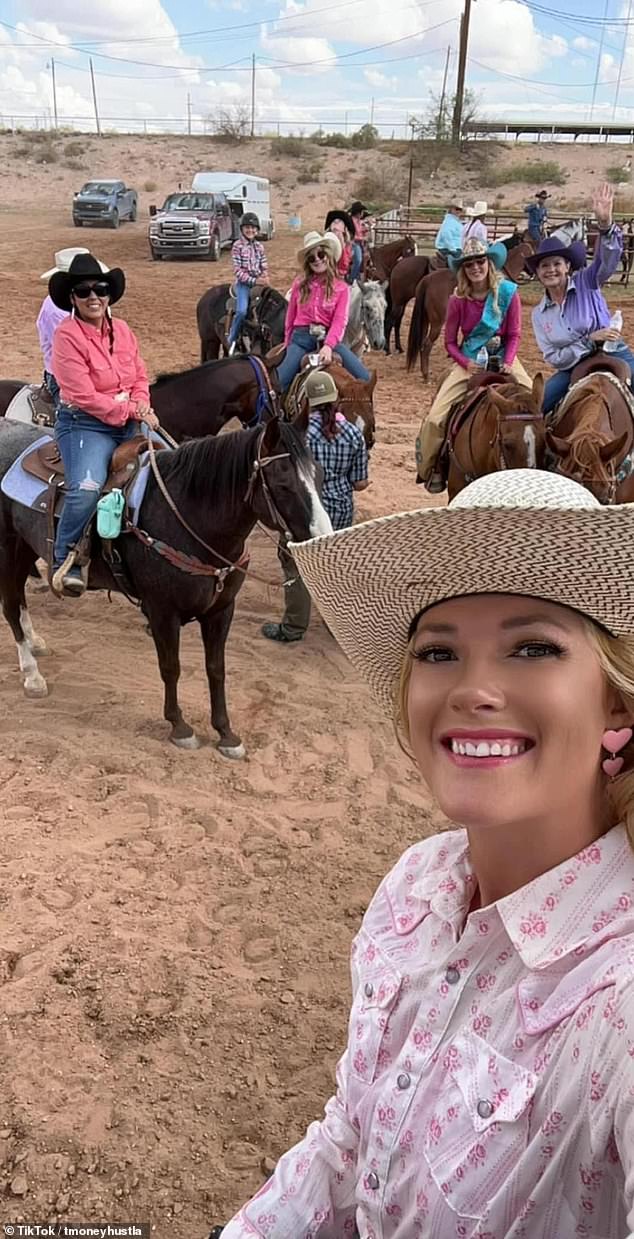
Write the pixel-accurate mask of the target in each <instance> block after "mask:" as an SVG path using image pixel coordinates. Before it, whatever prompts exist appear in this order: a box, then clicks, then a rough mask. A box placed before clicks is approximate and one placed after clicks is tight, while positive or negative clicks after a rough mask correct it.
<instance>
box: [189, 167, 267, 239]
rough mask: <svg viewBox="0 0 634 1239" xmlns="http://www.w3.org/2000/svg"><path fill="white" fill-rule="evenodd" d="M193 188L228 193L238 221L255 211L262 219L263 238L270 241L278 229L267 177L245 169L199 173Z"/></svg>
mask: <svg viewBox="0 0 634 1239" xmlns="http://www.w3.org/2000/svg"><path fill="white" fill-rule="evenodd" d="M192 189H195V190H198V191H199V192H202V193H212V194H225V196H226V198H227V200H228V202H229V206H230V207H231V210H232V211H233V214H234V215H235V217H236V219H237V220H238V227H239V226H240V224H239V221H240V218H241V216H242V215H244V214H245V212H246V211H254V212H255V214H256V215H257V217H258V219H259V221H260V237H261V239H262V240H263V241H270V240H271V237H272V236H273V234H274V232H275V225H274V223H273V218H272V215H271V186H270V184H269V182H268V181H267V179H266V177H263V176H248V175H245V173H244V172H197V173H196V175H195V177H194V179H193V181H192Z"/></svg>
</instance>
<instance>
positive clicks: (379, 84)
mask: <svg viewBox="0 0 634 1239" xmlns="http://www.w3.org/2000/svg"><path fill="white" fill-rule="evenodd" d="M363 76H364V78H365V80H366V82H368V83H369V84H370V86H374V87H375V88H376V90H396V87H397V85H398V81H397V79H396V78H395V77H386V75H385V73H380V72H379V70H378V69H364V70H363Z"/></svg>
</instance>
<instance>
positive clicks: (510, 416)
mask: <svg viewBox="0 0 634 1239" xmlns="http://www.w3.org/2000/svg"><path fill="white" fill-rule="evenodd" d="M486 391H487V389H486V387H484V388H483V389H482V391H481V393H480V399H479V400H478V401H477V402H476V403H475V404H474V406H473V408H472V410H471V412H470V413H469V414H467V419H468V427H469V429H468V434H467V447H468V453H469V457H470V459H471V462H472V463H473V461H474V459H475V458H474V452H473V432H474V427H475V424H476V421H477V415H478V412H479V411H480V410H481V407H482V399H483V397H484V395H485V394H486ZM541 417H542V414H541V413H522V412H517V413H503V412H500V410H499V409H498V411H497V416H496V419H495V430H494V432H493V437H492V438H491V439H489V447H490V448H492V449H493V450H495V449H496V448H497V450H498V458H499V461H500V472H502V471H503V470H505V469H510V468H511V465H509V463H508V461H507V459H506V457H505V455H504V442H503V440H502V433H501V432H502V424H503V423H504V422H525V423H526V424H527V425H528V424H529V423H530V422H538V421H540V420H541ZM449 454H450V456H453V459H454V462H455V465H456V468H457V469H459V470H460V472H461V473H462V476H463V477H464V479H465V482H467V483H470V482H475V480H476V478H477V477H478V474H477V473H474V472H473V471H472V470H467V469H465V467H464V465H462V464H461V462H460V460H459V458H458V454H457V452H456V449H455V443H452V444H451V445H450V447H449Z"/></svg>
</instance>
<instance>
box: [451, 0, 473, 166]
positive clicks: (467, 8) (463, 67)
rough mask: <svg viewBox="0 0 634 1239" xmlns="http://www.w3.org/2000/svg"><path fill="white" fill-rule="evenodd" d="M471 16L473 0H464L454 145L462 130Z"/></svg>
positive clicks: (454, 115) (452, 133)
mask: <svg viewBox="0 0 634 1239" xmlns="http://www.w3.org/2000/svg"><path fill="white" fill-rule="evenodd" d="M470 17H471V0H464V11H463V14H462V17H461V18H460V45H459V51H458V80H457V82H456V103H455V107H454V110H453V120H452V122H451V141H452V143H453V145H454V146H459V145H460V134H461V131H462V106H463V103H464V80H465V74H466V71H467V47H468V46H469V18H470Z"/></svg>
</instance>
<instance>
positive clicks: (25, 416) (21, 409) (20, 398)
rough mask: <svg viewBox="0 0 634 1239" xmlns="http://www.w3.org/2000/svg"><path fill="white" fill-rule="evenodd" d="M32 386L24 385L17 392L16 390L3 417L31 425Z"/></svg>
mask: <svg viewBox="0 0 634 1239" xmlns="http://www.w3.org/2000/svg"><path fill="white" fill-rule="evenodd" d="M32 394H33V388H32V387H31V386H30V384H27V386H26V387H21V388H20V390H19V392H16V394H15V396H14V397H13V400H12V401H11V403H10V405H9V407H8V408H7V411H6V413H5V417H6V418H7V419H9V420H10V421H12V422H26V424H27V426H32V425H33V405H32V403H31V397H32Z"/></svg>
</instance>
